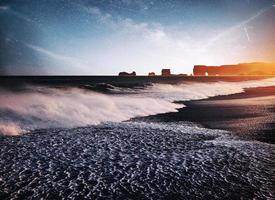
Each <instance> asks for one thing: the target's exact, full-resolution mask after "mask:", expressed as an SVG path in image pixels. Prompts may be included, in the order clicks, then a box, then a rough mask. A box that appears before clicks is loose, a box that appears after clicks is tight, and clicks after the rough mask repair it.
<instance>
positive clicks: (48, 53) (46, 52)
mask: <svg viewBox="0 0 275 200" xmlns="http://www.w3.org/2000/svg"><path fill="white" fill-rule="evenodd" d="M24 44H25V46H27V47H28V48H30V49H32V50H34V51H36V52H38V53H40V54H43V55H45V56H47V57H49V58H51V59H54V60H57V61H61V62H63V63H66V64H70V65H71V66H73V67H78V68H80V69H81V68H82V69H83V68H87V66H86V65H85V64H83V63H82V62H81V61H80V60H78V59H76V58H74V57H70V56H65V55H62V54H58V53H55V52H52V51H50V50H48V49H44V48H42V47H39V46H35V45H32V44H26V43H24Z"/></svg>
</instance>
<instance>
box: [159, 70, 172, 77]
mask: <svg viewBox="0 0 275 200" xmlns="http://www.w3.org/2000/svg"><path fill="white" fill-rule="evenodd" d="M161 75H162V76H171V70H170V69H162V70H161Z"/></svg>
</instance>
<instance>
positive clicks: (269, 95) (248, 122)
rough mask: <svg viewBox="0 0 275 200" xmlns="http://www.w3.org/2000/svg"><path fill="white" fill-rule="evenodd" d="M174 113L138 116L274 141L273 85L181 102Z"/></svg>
mask: <svg viewBox="0 0 275 200" xmlns="http://www.w3.org/2000/svg"><path fill="white" fill-rule="evenodd" d="M178 103H183V104H184V105H185V106H186V107H184V108H180V109H179V110H178V112H174V113H164V114H157V115H154V116H148V117H141V118H138V119H137V120H140V119H141V120H145V121H147V120H148V121H154V122H180V121H188V122H193V123H197V124H199V125H201V126H203V127H205V128H210V129H221V130H226V131H230V132H232V133H233V134H235V135H237V136H240V137H242V138H245V139H249V140H257V141H261V142H266V143H270V144H275V134H273V132H275V86H271V87H258V88H249V89H245V91H244V92H243V93H238V94H232V95H223V96H216V97H210V98H208V99H203V100H194V101H182V102H178Z"/></svg>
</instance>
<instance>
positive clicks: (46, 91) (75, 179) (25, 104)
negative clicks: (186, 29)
mask: <svg viewBox="0 0 275 200" xmlns="http://www.w3.org/2000/svg"><path fill="white" fill-rule="evenodd" d="M23 79H24V80H23ZM23 79H20V78H16V79H13V78H5V79H4V80H2V87H1V92H0V102H1V105H0V133H1V134H0V145H1V148H0V199H41V198H43V199H274V198H275V190H274V188H275V187H274V182H275V161H274V160H275V146H274V144H268V143H264V142H260V141H255V140H249V139H243V138H241V137H238V136H237V135H235V134H234V133H232V132H230V131H226V130H219V129H209V128H205V127H203V126H201V125H200V124H197V123H192V122H189V121H182V120H178V121H176V120H174V121H173V122H166V121H162V120H161V118H160V119H159V120H158V121H157V122H156V121H150V120H148V119H147V120H143V117H147V116H152V115H157V114H160V113H170V112H179V109H181V108H184V107H185V106H186V105H185V104H184V102H185V101H194V100H199V99H207V98H209V97H215V96H220V95H231V94H236V93H242V92H244V89H245V88H257V87H268V86H275V79H274V78H267V79H264V80H259V79H253V78H246V79H240V80H239V79H237V80H236V79H234V80H231V79H230V78H224V79H221V78H215V77H214V78H212V79H211V78H209V79H207V78H203V77H202V79H199V81H198V80H194V79H191V78H174V79H173V78H169V77H168V78H155V79H154V78H148V79H147V78H143V79H142V81H141V80H140V78H138V77H137V78H134V77H127V78H126V77H125V78H123V77H122V78H120V79H118V78H112V77H106V78H94V79H92V78H91V79H89V77H84V78H73V79H70V78H67V77H62V78H52V79H48V78H46V77H44V78H39V77H35V78H29V77H25V78H23ZM114 79H116V80H114ZM106 80H107V81H106ZM110 80H111V81H110ZM152 80H153V81H152Z"/></svg>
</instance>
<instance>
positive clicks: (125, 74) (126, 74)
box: [118, 71, 137, 76]
mask: <svg viewBox="0 0 275 200" xmlns="http://www.w3.org/2000/svg"><path fill="white" fill-rule="evenodd" d="M118 75H119V76H136V75H137V74H136V72H135V71H133V72H132V73H127V72H119V74H118Z"/></svg>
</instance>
